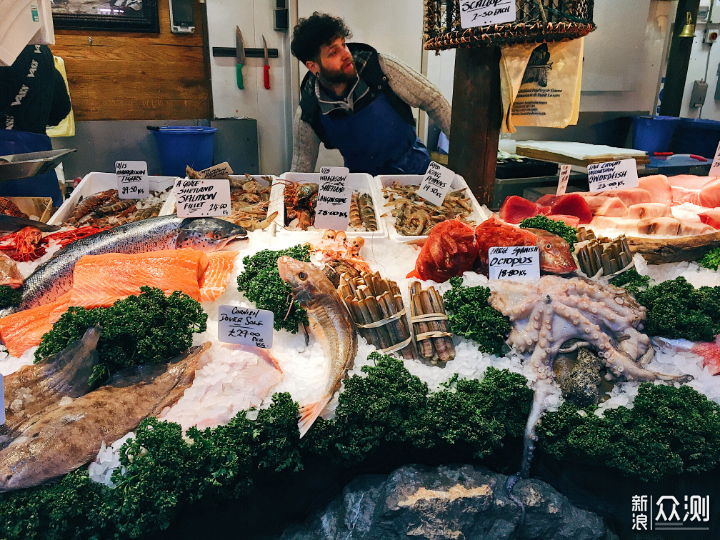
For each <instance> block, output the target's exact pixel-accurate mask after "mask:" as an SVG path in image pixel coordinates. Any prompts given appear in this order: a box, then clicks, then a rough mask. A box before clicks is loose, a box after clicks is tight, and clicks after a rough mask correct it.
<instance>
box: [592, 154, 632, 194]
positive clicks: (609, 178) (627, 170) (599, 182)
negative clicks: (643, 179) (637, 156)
mask: <svg viewBox="0 0 720 540" xmlns="http://www.w3.org/2000/svg"><path fill="white" fill-rule="evenodd" d="M587 171H588V184H589V185H590V191H591V192H593V193H598V192H601V191H609V190H611V189H625V188H636V187H638V186H639V185H640V182H639V180H638V175H637V163H636V162H635V160H634V159H623V160H621V161H608V162H606V163H593V164H592V165H588V168H587Z"/></svg>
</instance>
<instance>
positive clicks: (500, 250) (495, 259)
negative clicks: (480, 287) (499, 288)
mask: <svg viewBox="0 0 720 540" xmlns="http://www.w3.org/2000/svg"><path fill="white" fill-rule="evenodd" d="M488 262H489V263H490V279H507V280H510V281H515V280H519V279H540V250H539V249H538V248H537V247H535V246H510V247H493V248H490V249H489V250H488Z"/></svg>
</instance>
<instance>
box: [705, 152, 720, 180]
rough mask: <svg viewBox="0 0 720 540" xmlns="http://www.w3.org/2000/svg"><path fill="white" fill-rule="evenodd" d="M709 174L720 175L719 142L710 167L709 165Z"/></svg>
mask: <svg viewBox="0 0 720 540" xmlns="http://www.w3.org/2000/svg"><path fill="white" fill-rule="evenodd" d="M708 175H709V176H720V144H718V147H717V150H715V158H714V159H713V163H712V167H710V172H709V173H708Z"/></svg>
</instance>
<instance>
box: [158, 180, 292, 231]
mask: <svg viewBox="0 0 720 540" xmlns="http://www.w3.org/2000/svg"><path fill="white" fill-rule="evenodd" d="M250 176H252V177H253V179H254V180H256V181H257V183H258V184H260V185H261V186H265V187H267V186H269V185H271V183H270V182H268V181H267V180H265V178H263V176H264V177H266V178H271V179H272V181H273V182H274V181H275V179H276V178H277V176H273V175H272V174H252V175H250ZM230 178H232V179H233V180H238V179H240V180H243V179H244V178H245V175H244V174H231V175H230ZM272 196H273V194H272V191H271V193H270V206H269V208H268V214H271V213H272V212H273V209H272V208H273V200H272ZM175 203H176V199H175V190H172V191H170V194H169V195H168V198H167V200H166V201H165V204H163V207H162V208H161V209H160V215H161V216H169V215H171V214H174V213H175V212H176V211H177V210H176V207H175ZM279 219H280V214H278V217H277V218H275V221H278V220H279Z"/></svg>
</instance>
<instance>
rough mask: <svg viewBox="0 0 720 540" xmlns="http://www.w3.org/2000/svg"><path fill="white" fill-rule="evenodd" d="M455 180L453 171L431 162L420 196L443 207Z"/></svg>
mask: <svg viewBox="0 0 720 540" xmlns="http://www.w3.org/2000/svg"><path fill="white" fill-rule="evenodd" d="M453 178H455V173H454V172H453V171H451V170H450V169H448V168H447V167H443V166H442V165H440V164H439V163H435V162H434V161H431V162H430V165H428V168H427V171H426V172H425V176H424V177H423V179H422V181H421V182H420V187H418V195H419V196H420V197H422V198H423V199H425V200H426V201H428V202H431V203H433V204H434V205H435V206H442V203H443V201H444V200H445V196H446V195H447V194H448V192H449V191H450V186H451V184H452V181H453Z"/></svg>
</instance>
